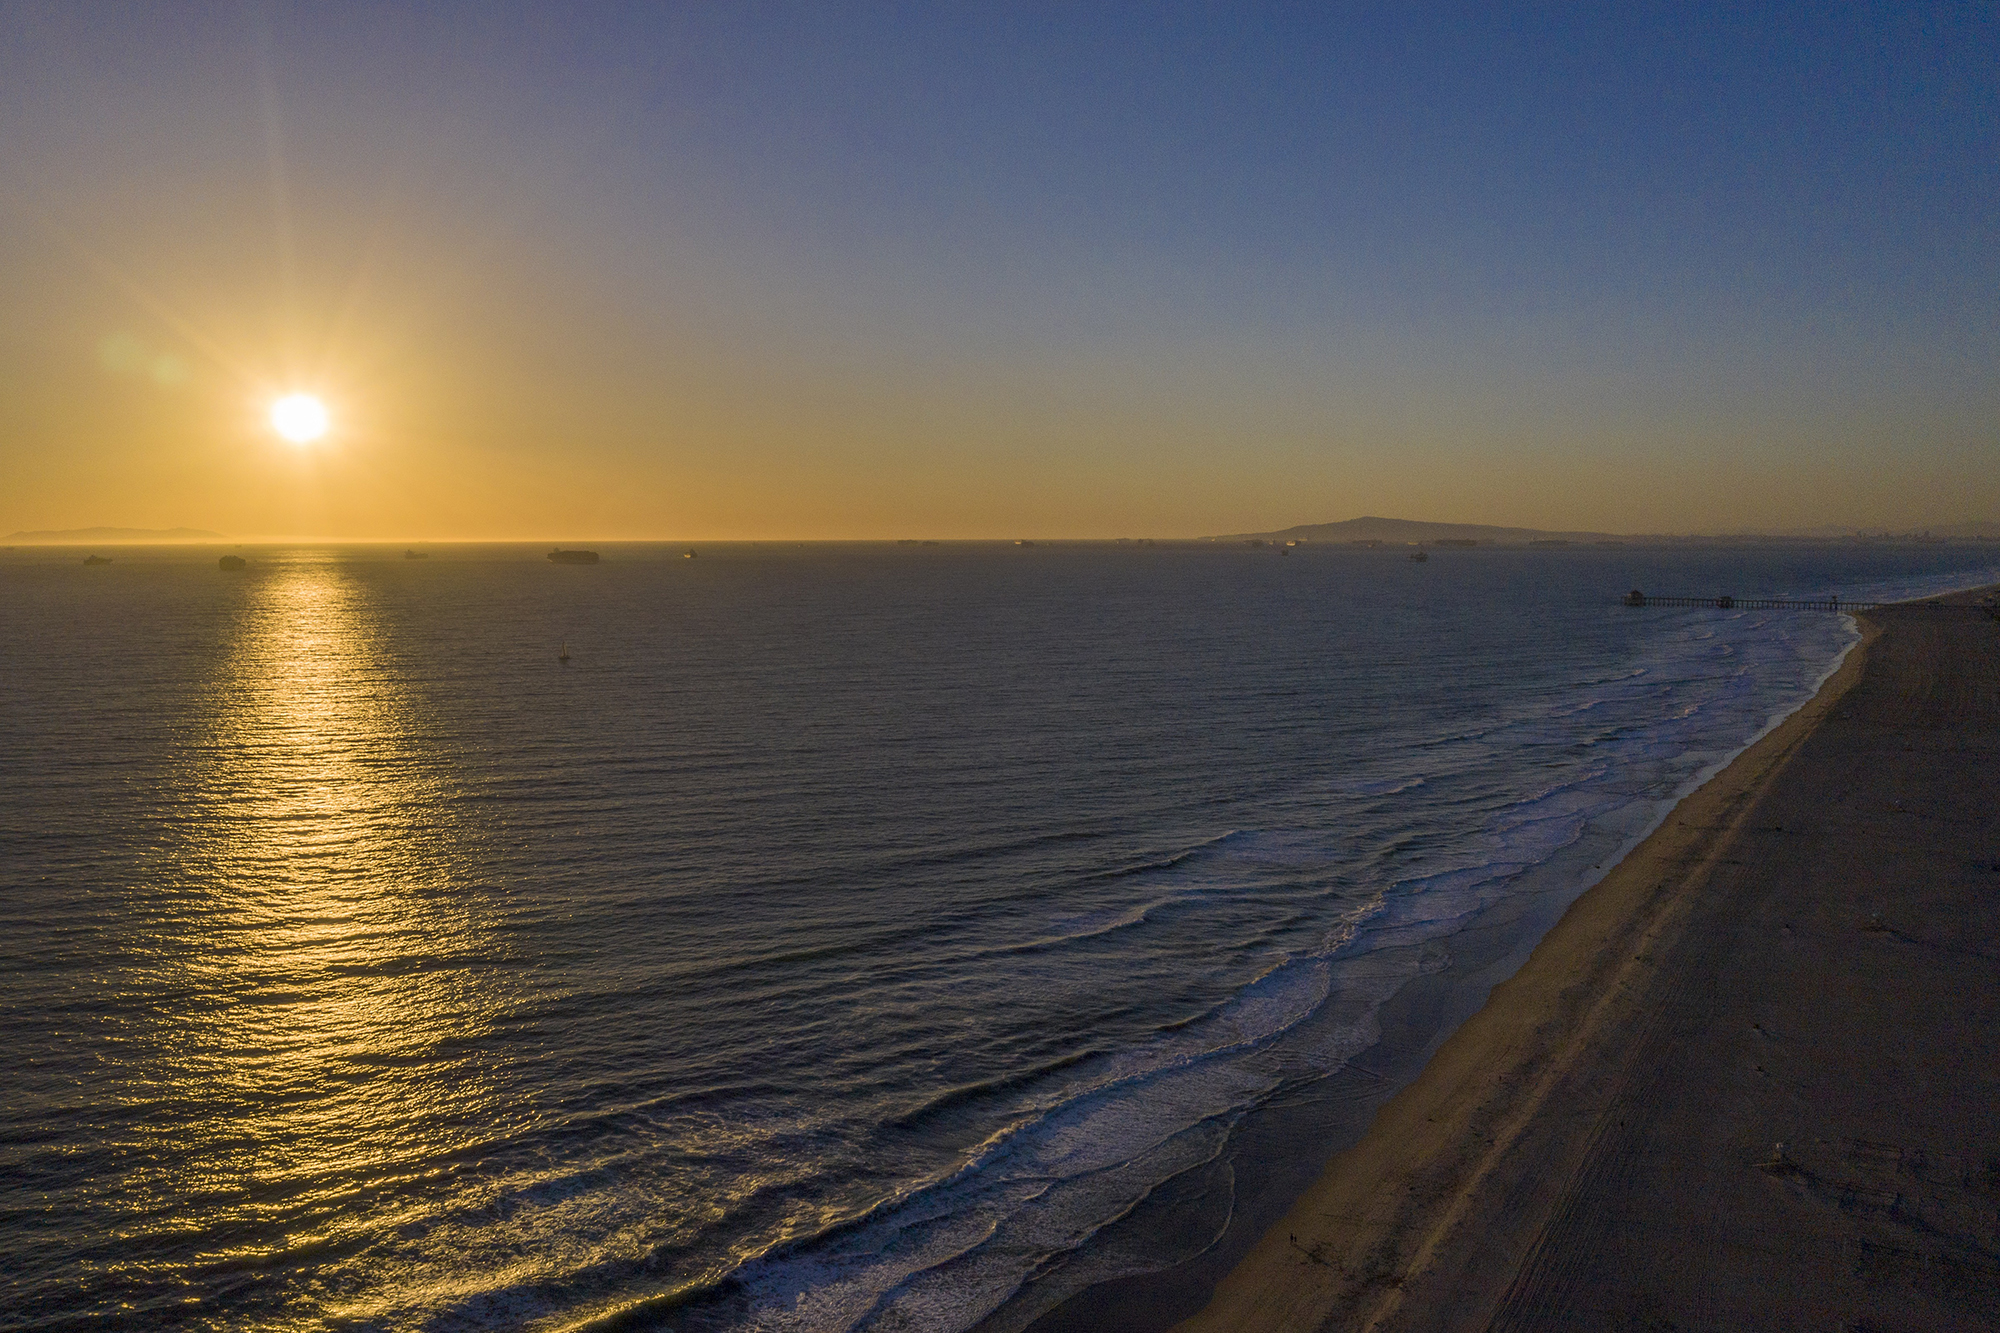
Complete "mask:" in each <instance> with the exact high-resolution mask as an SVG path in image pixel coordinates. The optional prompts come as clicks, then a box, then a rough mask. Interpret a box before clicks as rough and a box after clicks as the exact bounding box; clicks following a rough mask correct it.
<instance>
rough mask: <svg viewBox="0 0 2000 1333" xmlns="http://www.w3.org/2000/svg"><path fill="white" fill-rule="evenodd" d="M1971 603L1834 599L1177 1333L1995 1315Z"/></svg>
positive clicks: (1999, 1186) (1988, 889) (1988, 858)
mask: <svg viewBox="0 0 2000 1333" xmlns="http://www.w3.org/2000/svg"><path fill="white" fill-rule="evenodd" d="M1975 599H1976V597H1975V595H1974V594H1961V595H1959V596H1956V597H1953V598H1949V599H1945V600H1946V602H1947V605H1944V606H1942V607H1937V606H1932V605H1931V604H1929V603H1912V604H1907V605H1904V606H1899V607H1894V608H1890V609H1887V610H1884V611H1880V612H1875V613H1871V614H1870V615H1868V616H1866V617H1863V627H1864V629H1865V630H1866V632H1867V638H1866V640H1865V641H1864V643H1863V644H1862V645H1861V646H1860V647H1858V648H1857V649H1856V650H1855V651H1854V652H1853V653H1851V654H1850V655H1849V658H1848V661H1847V663H1846V664H1845V666H1844V667H1843V668H1842V670H1841V671H1840V672H1839V673H1837V674H1836V675H1835V677H1834V678H1832V679H1831V680H1829V681H1828V682H1827V684H1826V685H1825V686H1824V687H1823V688H1822V690H1821V691H1820V693H1819V695H1818V696H1817V697H1816V698H1815V699H1814V700H1813V701H1812V702H1811V703H1809V704H1807V705H1806V707H1805V708H1803V709H1801V710H1800V711H1799V712H1798V713H1796V714H1794V715H1793V716H1792V717H1791V718H1790V719H1789V720H1788V721H1787V722H1786V723H1785V724H1784V725H1783V726H1782V727H1780V728H1779V729H1777V730H1776V731H1774V732H1772V733H1771V734H1770V735H1769V736H1767V737H1765V738H1764V739H1763V740H1762V741H1761V742H1759V743H1758V744H1757V745H1756V746H1753V747H1752V748H1751V749H1749V750H1747V751H1745V752H1744V754H1743V755H1741V756H1740V757H1739V758H1738V759H1737V760H1736V762H1735V763H1733V764H1731V765H1730V766H1729V767H1728V768H1727V769H1725V770H1724V771H1723V772H1722V773H1721V774H1719V775H1717V776H1716V777H1715V778H1714V779H1712V780H1711V781H1710V782H1709V783H1708V784H1707V785H1705V786H1704V787H1702V788H1701V789H1700V790H1699V791H1697V792H1696V793H1695V794H1694V795H1692V796H1690V797H1689V798H1688V799H1686V800H1685V801H1683V802H1682V803H1681V804H1680V805H1679V806H1678V807H1677V808H1676V809H1675V810H1674V812H1673V813H1672V814H1671V815H1670V816H1669V817H1668V818H1667V820H1666V822H1665V823H1663V824H1662V825H1661V827H1660V828H1659V829H1658V830H1656V831H1655V832H1654V834H1653V835H1652V837H1650V838H1649V839H1647V840H1646V841H1645V842H1644V843H1642V844H1641V845H1640V846H1639V847H1638V848H1637V849H1636V850H1635V851H1634V852H1633V853H1632V854H1631V855H1630V856H1628V857H1627V858H1626V859H1625V861H1623V862H1622V863H1621V864H1620V865H1619V866H1618V867H1617V868H1616V869H1615V870H1614V872H1613V873H1612V874H1611V875H1610V876H1608V877H1607V878H1606V879H1605V880H1604V881H1603V882H1602V883H1600V884H1599V885H1597V886H1596V887H1595V888H1593V889H1592V890H1591V891H1590V892H1589V893H1587V894H1585V895H1584V896H1583V897H1582V898H1580V899H1578V900H1577V902H1576V903H1575V904H1574V905H1573V906H1572V907H1571V908H1570V910H1569V912H1568V913H1567V914H1566V915H1565V916H1564V917H1563V919H1562V920H1561V921H1560V922H1559V923H1558V924H1557V925H1556V927H1555V928H1554V929H1553V930H1552V931H1550V932H1549V934H1548V935H1547V936H1546V937H1545V938H1544V940H1543V941H1542V943H1541V944H1540V946H1539V947H1537V949H1536V950H1535V952H1534V955H1533V957H1532V958H1531V959H1530V960H1529V962H1528V963H1527V964H1526V965H1525V966H1524V967H1523V968H1522V969H1521V971H1520V972H1519V973H1518V974H1517V975H1516V976H1515V977H1514V978H1513V979H1512V980H1510V981H1508V982H1506V983H1504V984H1502V985H1500V986H1498V987H1496V988H1495V989H1494V991H1493V993H1492V995H1491V997H1490V998H1489V1000H1488V1002H1487V1004H1486V1005H1485V1007H1484V1008H1483V1009H1481V1010H1480V1011H1479V1013H1478V1014H1476V1015H1475V1016H1474V1017H1473V1018H1471V1019H1470V1020H1468V1021H1467V1022H1466V1023H1465V1024H1464V1025H1463V1026H1462V1027H1461V1028H1460V1029H1459V1030H1458V1032H1457V1033H1455V1034H1454V1035H1453V1036H1452V1037H1451V1039H1450V1040H1448V1041H1447V1042H1445V1043H1444V1045H1443V1046H1442V1047H1440V1049H1439V1050H1438V1053H1437V1054H1436V1055H1435V1056H1434V1057H1433V1058H1432V1060H1431V1061H1430V1063H1429V1064H1428V1065H1427V1066H1426V1067H1425V1068H1424V1071H1423V1073H1422V1074H1421V1075H1420V1076H1419V1077H1418V1079H1417V1080H1416V1081H1415V1082H1414V1083H1412V1084H1411V1085H1410V1086H1409V1087H1407V1088H1405V1089H1404V1090H1403V1091H1402V1092H1400V1093H1399V1094H1397V1096H1396V1097H1395V1098H1393V1099H1392V1100H1391V1101H1389V1102H1388V1103H1387V1104H1386V1105H1384V1107H1383V1108H1382V1109H1381V1111H1380V1112H1379V1113H1378V1114H1377V1116H1376V1118H1375V1121H1374V1123H1373V1124H1372V1126H1371V1127H1370V1128H1369V1130H1368V1132H1367V1134H1366V1135H1365V1136H1364V1137H1363V1139H1362V1140H1361V1142H1359V1143H1358V1144H1356V1145H1355V1146H1354V1147H1353V1148H1351V1149H1349V1150H1348V1151H1346V1152H1343V1153H1341V1154H1340V1155H1338V1156H1337V1157H1335V1158H1334V1159H1333V1161H1332V1162H1331V1164H1330V1165H1329V1166H1328V1168H1327V1170H1326V1172H1325V1173H1324V1175H1322V1176H1321V1177H1320V1179H1319V1180H1318V1181H1317V1182H1316V1183H1315V1184H1314V1185H1313V1186H1312V1187H1311V1188H1310V1189H1309V1190H1308V1191H1307V1192H1306V1193H1305V1195H1304V1196H1303V1197H1302V1198H1300V1200H1299V1201H1298V1203H1297V1204H1296V1205H1295V1206H1294V1207H1293V1208H1292V1210H1291V1212H1290V1213H1289V1214H1287V1215H1286V1216H1285V1217H1284V1218H1283V1219H1282V1220H1281V1221H1280V1222H1279V1223H1278V1224H1277V1225H1276V1226H1275V1227H1273V1228H1272V1229H1271V1230H1270V1231H1269V1232H1268V1233H1266V1234H1265V1235H1264V1237H1263V1238H1262V1239H1261V1240H1260V1241H1258V1243H1257V1244H1256V1246H1255V1247H1254V1248H1253V1249H1252V1250H1251V1251H1250V1253H1249V1254H1248V1256H1247V1257H1246V1258H1245V1259H1244V1260H1243V1261H1242V1262H1241V1263H1240V1264H1239V1265H1238V1266H1237V1267H1236V1268H1235V1269H1234V1270H1233V1271H1232V1272H1231V1273H1230V1274H1229V1275H1228V1276H1227V1277H1226V1278H1225V1279H1224V1280H1223V1282H1222V1283H1221V1285H1220V1286H1219V1287H1218V1288H1217V1290H1216V1292H1215V1294H1214V1297H1213V1299H1212V1300H1211V1302H1210V1304H1209V1305H1208V1307H1207V1308H1206V1309H1205V1310H1203V1311H1202V1312H1201V1313H1200V1314H1199V1315H1197V1316H1195V1317H1194V1318H1192V1319H1190V1320H1188V1321H1186V1322H1185V1323H1183V1324H1181V1325H1180V1326H1179V1330H1180V1333H1257V1331H1258V1330H1317V1329H1339V1330H1361V1329H1381V1330H1390V1329H1409V1330H1426V1331H1429V1330H1457V1329H1509V1330H1516V1329H1569V1328H1575V1329H1621V1328H1629V1329H1650V1330H1668V1329H1672V1330H1679V1331H1680V1333H1687V1331H1688V1330H1696V1329H1731V1330H1740V1329H1806V1328H1810V1329H1828V1330H1843V1329H1850V1330H1856V1333H1860V1331H1861V1330H1891V1329H1910V1330H1917V1329H1924V1330H1952V1329H1993V1328H1996V1327H2000V623H1996V622H1995V621H1994V620H1993V619H1991V618H1990V617H1988V616H1986V615H1984V614H1982V613H1981V612H1980V611H1979V610H1978V609H1977V608H1976V607H1975V606H1974V605H1973V602H1974V601H1975ZM1779 1145H1782V1147H1781V1146H1779Z"/></svg>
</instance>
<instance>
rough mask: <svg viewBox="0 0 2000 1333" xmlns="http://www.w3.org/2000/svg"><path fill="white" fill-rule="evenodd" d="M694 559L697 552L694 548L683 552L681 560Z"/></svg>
mask: <svg viewBox="0 0 2000 1333" xmlns="http://www.w3.org/2000/svg"><path fill="white" fill-rule="evenodd" d="M694 558H695V552H694V548H693V547H689V548H688V549H687V550H685V551H682V552H681V559H683V560H692V559H694Z"/></svg>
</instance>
